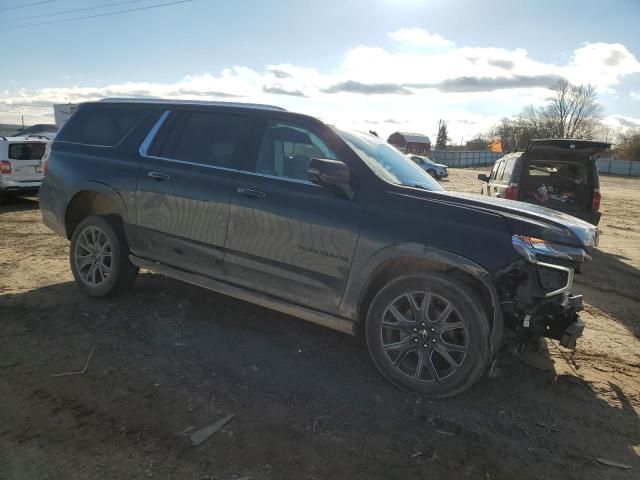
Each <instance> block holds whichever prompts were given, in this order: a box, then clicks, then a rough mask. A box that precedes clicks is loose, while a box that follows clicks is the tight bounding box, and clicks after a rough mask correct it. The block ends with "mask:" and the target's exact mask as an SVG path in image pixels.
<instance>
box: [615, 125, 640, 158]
mask: <svg viewBox="0 0 640 480" xmlns="http://www.w3.org/2000/svg"><path fill="white" fill-rule="evenodd" d="M616 155H617V156H618V157H620V158H621V159H622V160H640V129H638V130H635V131H634V130H631V131H628V132H627V133H624V134H621V135H620V139H619V141H618V146H617V147H616Z"/></svg>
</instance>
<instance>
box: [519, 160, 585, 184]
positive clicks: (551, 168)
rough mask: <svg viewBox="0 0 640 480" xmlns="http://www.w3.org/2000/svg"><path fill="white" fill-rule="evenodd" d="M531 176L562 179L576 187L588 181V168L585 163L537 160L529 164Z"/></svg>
mask: <svg viewBox="0 0 640 480" xmlns="http://www.w3.org/2000/svg"><path fill="white" fill-rule="evenodd" d="M528 171H529V176H530V177H539V178H544V177H548V178H551V177H553V178H560V179H565V180H567V181H569V182H572V183H574V184H576V185H579V184H585V183H587V181H588V177H587V166H586V165H585V164H583V163H569V162H554V161H553V160H550V161H544V160H536V161H533V162H531V163H530V164H529V169H528Z"/></svg>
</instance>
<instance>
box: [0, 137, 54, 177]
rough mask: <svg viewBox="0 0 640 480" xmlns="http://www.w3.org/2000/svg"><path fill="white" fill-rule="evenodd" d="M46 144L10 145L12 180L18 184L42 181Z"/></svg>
mask: <svg viewBox="0 0 640 480" xmlns="http://www.w3.org/2000/svg"><path fill="white" fill-rule="evenodd" d="M45 146H46V142H34V141H19V142H16V141H11V142H9V145H8V155H7V157H8V159H7V160H8V161H9V164H10V165H11V177H10V178H11V180H13V181H16V182H39V181H42V177H43V174H42V157H43V155H44V149H45Z"/></svg>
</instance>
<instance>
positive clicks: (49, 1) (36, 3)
mask: <svg viewBox="0 0 640 480" xmlns="http://www.w3.org/2000/svg"><path fill="white" fill-rule="evenodd" d="M57 1H58V0H42V1H40V2H33V3H25V4H24V5H15V6H13V7H2V8H0V12H4V11H6V10H17V9H18V8H26V7H33V6H35V5H42V4H43V3H53V2H57Z"/></svg>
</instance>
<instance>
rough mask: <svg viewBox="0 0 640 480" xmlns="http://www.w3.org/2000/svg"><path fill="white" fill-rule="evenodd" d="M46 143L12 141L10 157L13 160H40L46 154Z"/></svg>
mask: <svg viewBox="0 0 640 480" xmlns="http://www.w3.org/2000/svg"><path fill="white" fill-rule="evenodd" d="M44 148H45V144H44V143H41V142H38V143H12V144H10V145H9V158H10V159H11V160H40V159H41V158H42V157H43V155H44Z"/></svg>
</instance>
